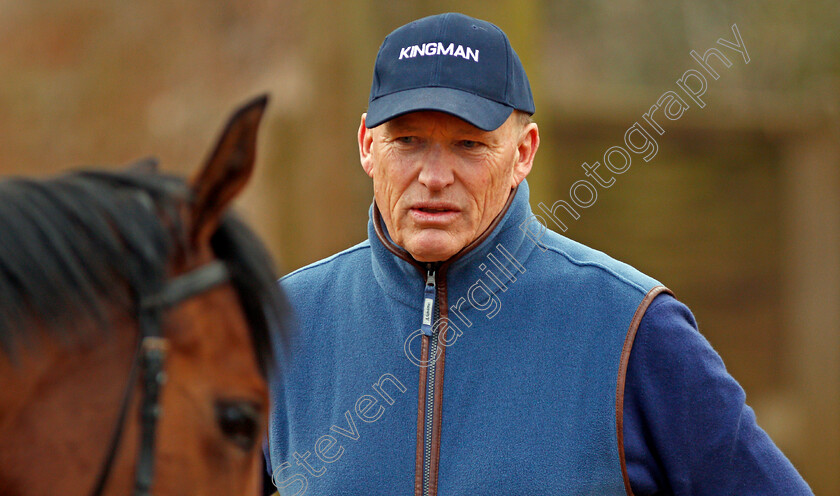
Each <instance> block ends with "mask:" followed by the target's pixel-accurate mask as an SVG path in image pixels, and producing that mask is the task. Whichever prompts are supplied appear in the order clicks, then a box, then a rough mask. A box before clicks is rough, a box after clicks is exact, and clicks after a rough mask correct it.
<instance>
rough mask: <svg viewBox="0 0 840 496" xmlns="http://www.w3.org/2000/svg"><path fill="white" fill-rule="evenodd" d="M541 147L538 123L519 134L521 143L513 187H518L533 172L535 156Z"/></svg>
mask: <svg viewBox="0 0 840 496" xmlns="http://www.w3.org/2000/svg"><path fill="white" fill-rule="evenodd" d="M539 147H540V129H539V128H538V127H537V123H536V122H531V123H529V124H528V125H526V126H524V127H523V128H522V131H520V133H519V142H518V145H517V147H516V162H515V163H514V164H513V176H512V177H511V182H512V184H511V187H516V186H518V185H519V183H521V182H522V181H523V180H524V179H525V177H526V176H527V175H528V174H529V173H530V172H531V167H533V165H534V156H535V155H536V154H537V148H539Z"/></svg>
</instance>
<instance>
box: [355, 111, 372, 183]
mask: <svg viewBox="0 0 840 496" xmlns="http://www.w3.org/2000/svg"><path fill="white" fill-rule="evenodd" d="M365 118H367V114H362V122H361V123H360V124H359V137H358V138H359V160H360V161H361V162H362V169H364V170H365V174H367V175H368V176H370V177H373V155H372V154H371V145H372V144H373V133H372V132H371V131H372V130H371V129H368V128H367V127H366V126H365Z"/></svg>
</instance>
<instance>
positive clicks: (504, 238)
mask: <svg viewBox="0 0 840 496" xmlns="http://www.w3.org/2000/svg"><path fill="white" fill-rule="evenodd" d="M532 215H533V214H532V213H531V206H530V204H529V188H528V183H527V181H522V183H520V185H519V186H518V187H516V188H514V189H513V190H511V194H510V196H509V197H508V200H507V203H505V206H504V207H503V208H502V211H501V212H500V213H499V215H498V216H497V217H496V218H495V219H494V220H493V222H492V223H491V224H490V226H489V227H488V228H487V230H486V231H485V232H484V233H482V234H481V236H479V237H478V238H477V239H475V240H474V241H473V242H472V243H470V244H469V245H467V246H466V247H464V248H463V249H462V250H461V251H459V252H458V253H456V254H455V255H453V256H452V257H451V258H449V259H448V260H445V261H443V262H441V263H440V264H439V266H438V267H437V274H436V277H437V278H438V281H440V280H441V279H442V278H445V281H446V283H447V284H448V286H449V287H450V288H451V289H450V292H451V291H452V290H455V291H456V292H457V291H459V290H462V291H465V288H467V287H469V286H470V285H472V284H473V283H475V282H476V281H477V280H479V279H482V278H483V280H484V281H485V282H486V281H488V280H489V279H488V276H485V274H486V272H487V271H488V270H489V271H491V272H492V273H493V274H494V275H495V276H496V277H497V278H498V279H499V280H500V282H501V283H502V284H504V283H505V282H506V281H507V280H508V279H509V278H507V277H506V273H505V270H506V271H507V273H509V274H513V275H518V273H519V272H521V270H520V269H519V268H518V265H519V266H521V264H524V263H525V260H526V259H527V258H528V256H530V254H531V253H532V251H533V249H534V248H535V246H536V245H535V244H534V243H533V242H532V241H531V240H530V239H529V238H527V237H526V236H525V234H524V231H523V230H522V229H520V227H519V226H520V224H522V223H523V222H526V221H527V220H528V219H529V218H530V217H531V216H532ZM368 239H369V241H370V246H371V257H372V262H373V272H374V276H375V278H376V281H377V283H378V284H379V285H380V286H381V287H382V289H383V290H384V291H385V292H386V293H387V294H388V295H389V296H391V297H393V298H395V299H397V300H399V301H401V302H402V303H405V304H407V305H409V306H412V307H417V306H420V305H421V304H422V302H423V288H424V285H425V281H426V267H427V264H425V263H423V262H418V261H416V260H414V258H413V257H412V256H411V255H410V254H409V253H408V252H407V251H406V250H405V249H404V248H403V247H401V246H399V245H397V244H396V243H394V241H393V240H392V239H391V237H390V235H389V234H388V229H387V227H386V226H385V223H384V222H383V221H382V218H381V216H380V214H379V209H378V207H377V205H376V202H373V203H372V204H371V207H370V210H369V220H368ZM499 246H501V248H499ZM505 253H507V254H508V255H510V257H508V256H506V255H505ZM510 258H513V260H511V259H510ZM499 264H501V265H502V266H503V267H504V269H505V270H502V269H501V268H498V265H499ZM490 279H492V278H490ZM487 287H488V288H489V289H490V290H491V291H492V292H494V293H495V292H497V291H500V288H499V286H498V285H496V284H489V283H488V284H487Z"/></svg>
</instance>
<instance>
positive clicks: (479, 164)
mask: <svg viewBox="0 0 840 496" xmlns="http://www.w3.org/2000/svg"><path fill="white" fill-rule="evenodd" d="M538 145H539V132H538V130H537V126H536V124H532V123H529V124H525V123H523V122H522V120H521V119H520V118H519V116H518V115H517V113H516V112H514V113H513V114H511V116H510V117H509V118H508V120H507V121H506V122H505V123H504V124H502V125H501V126H500V127H499V128H497V129H495V130H493V131H483V130H481V129H479V128H477V127H475V126H473V125H471V124H469V123H467V122H466V121H463V120H461V119H459V118H457V117H454V116H451V115H449V114H445V113H442V112H432V111H423V112H413V113H410V114H406V115H403V116H401V117H397V118H395V119H392V120H390V121H387V122H385V123H384V124H382V125H380V126H377V127H375V128H373V129H367V128H366V127H365V116H364V115H363V116H362V123H361V126H360V127H359V151H360V155H361V161H362V167H363V168H364V169H365V172H367V174H368V175H369V176H370V177H371V178H373V190H374V199H375V200H376V204H377V205H378V206H379V210H380V212H381V213H382V219H383V221H384V222H385V225H386V227H387V228H388V232H389V234H390V235H391V238H392V239H393V240H394V241H395V242H396V243H397V244H399V245H400V246H402V247H404V248H405V249H406V250H407V251H408V252H409V253H410V254H411V255H412V256H413V257H414V258H415V259H416V260H418V261H421V262H433V261H442V260H446V259H447V258H449V257H451V256H452V255H454V254H455V253H457V252H458V251H459V250H461V248H463V247H464V246H466V245H468V244H469V243H470V242H472V241H473V240H474V239H476V238H477V237H478V236H479V235H481V233H482V232H484V230H486V229H487V227H488V226H489V225H490V223H491V222H492V221H493V219H494V218H495V217H496V216H497V215H498V214H499V212H501V209H502V207H503V206H504V204H505V201H506V200H507V198H508V195H509V194H510V190H511V188H513V187H515V186H517V185H518V184H519V183H520V182H522V180H523V179H525V176H527V175H528V172H530V170H531V164H532V163H533V159H534V153H535V152H536V149H537V147H538Z"/></svg>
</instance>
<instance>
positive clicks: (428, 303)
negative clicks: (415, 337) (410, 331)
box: [420, 270, 437, 336]
mask: <svg viewBox="0 0 840 496" xmlns="http://www.w3.org/2000/svg"><path fill="white" fill-rule="evenodd" d="M436 285H437V284H436V283H435V272H434V271H433V270H428V271H426V288H425V290H424V291H423V325H422V326H420V331H421V332H422V333H423V334H424V335H425V336H431V335H432V317H433V316H434V314H435V293H436V292H437V291H436V290H435V286H436Z"/></svg>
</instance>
